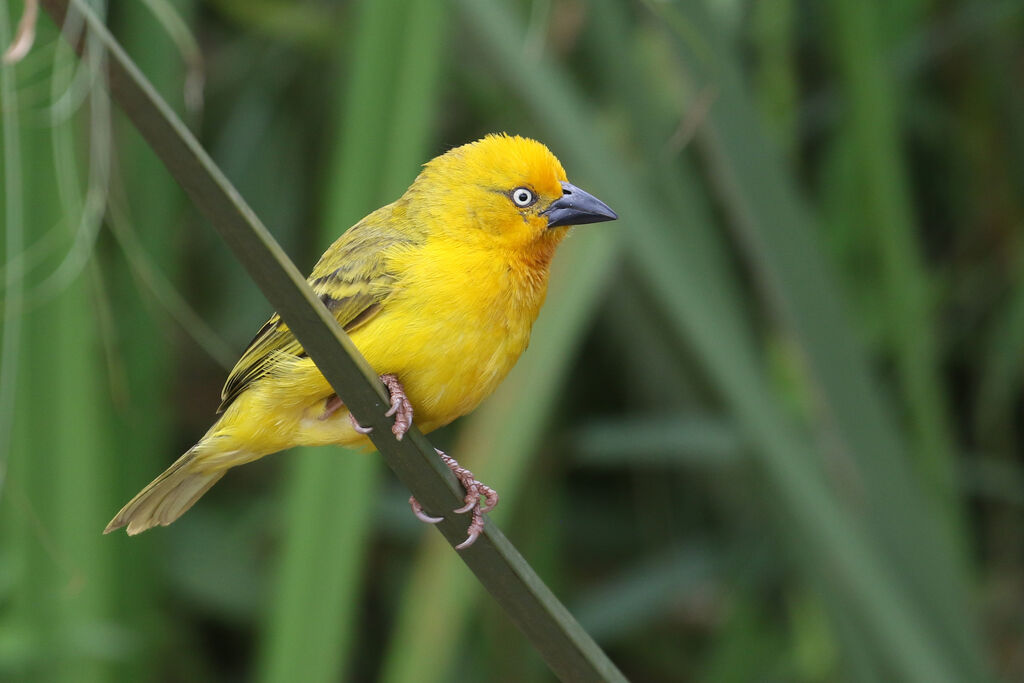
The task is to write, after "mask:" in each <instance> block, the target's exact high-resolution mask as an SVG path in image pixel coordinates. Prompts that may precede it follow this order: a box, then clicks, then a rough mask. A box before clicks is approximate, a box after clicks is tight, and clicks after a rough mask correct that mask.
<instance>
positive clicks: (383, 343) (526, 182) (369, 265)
mask: <svg viewBox="0 0 1024 683" xmlns="http://www.w3.org/2000/svg"><path fill="white" fill-rule="evenodd" d="M616 218H617V216H616V215H615V212H614V211H612V210H611V209H610V208H608V206H607V205H605V204H604V203H603V202H601V201H600V200H598V199H597V198H596V197H594V196H592V195H590V194H588V193H586V192H584V191H583V190H581V189H579V188H578V187H576V186H574V185H572V184H570V183H569V182H568V181H567V180H566V175H565V171H564V170H563V168H562V165H561V163H559V161H558V159H556V158H555V156H554V155H553V154H552V153H551V152H550V151H549V150H548V148H547V147H545V146H544V145H542V144H541V143H539V142H537V141H535V140H530V139H527V138H523V137H519V136H508V135H504V134H502V135H488V136H487V137H485V138H483V139H481V140H478V141H476V142H472V143H469V144H466V145H463V146H461V147H456V148H454V149H451V150H449V151H448V152H446V153H445V154H442V155H441V156H439V157H437V158H435V159H433V160H431V161H429V162H427V163H426V164H425V165H424V168H423V170H422V171H421V172H420V174H419V176H418V177H417V178H416V180H415V181H414V182H413V184H412V185H411V186H410V187H409V189H408V190H406V191H405V194H403V195H402V197H401V198H400V199H398V200H397V201H395V202H393V203H391V204H388V205H387V206H385V207H382V208H380V209H378V210H376V211H374V212H373V213H371V214H370V215H369V216H367V217H366V218H364V219H363V220H361V221H359V222H358V223H357V224H356V225H354V226H353V227H352V228H351V229H349V230H348V231H347V232H345V233H344V234H343V235H342V236H341V237H340V238H339V239H338V240H337V241H336V242H335V243H334V244H333V245H331V247H330V248H329V249H328V250H327V251H326V252H325V253H324V255H323V256H322V257H320V261H319V262H318V263H317V264H316V267H314V268H313V273H312V274H311V275H310V276H309V284H310V286H311V287H312V288H313V291H314V292H316V293H317V295H319V296H320V299H321V300H322V301H323V302H324V304H325V305H326V306H327V308H328V309H329V310H330V311H331V312H332V313H333V314H334V316H335V317H336V318H337V320H338V322H339V323H340V324H341V325H342V327H343V328H344V329H345V331H346V332H347V333H348V334H349V336H350V337H351V339H352V342H353V343H354V344H355V346H356V348H358V349H359V351H360V352H361V353H362V354H363V356H365V357H366V360H367V361H369V363H370V365H371V366H372V367H373V368H374V370H375V371H376V372H378V373H379V374H380V375H381V381H383V382H384V384H385V385H386V386H387V388H388V391H389V392H390V395H391V410H390V411H389V415H394V416H395V424H394V427H393V432H394V434H395V436H396V437H398V438H399V439H400V438H401V437H402V436H403V435H404V434H405V432H406V431H407V430H408V429H409V427H410V425H411V424H412V421H413V416H415V423H416V425H417V426H418V427H419V428H420V429H421V430H422V431H424V432H429V431H431V430H433V429H437V428H438V427H442V426H444V425H446V424H448V423H449V422H451V421H452V420H454V419H455V418H457V417H460V416H462V415H465V414H466V413H468V412H470V411H472V410H473V409H474V408H476V406H477V405H479V403H480V402H481V401H482V400H483V399H484V398H486V397H487V396H488V395H490V394H491V392H493V391H494V389H495V388H496V387H497V386H498V383H499V382H501V380H502V379H504V377H505V375H506V374H507V373H508V371H509V370H510V369H511V368H512V366H513V365H514V364H515V362H516V360H517V359H518V358H519V355H520V354H521V353H522V352H523V350H525V349H526V345H527V343H528V342H529V340H530V329H531V327H532V326H533V322H534V320H535V319H536V318H537V313H538V312H539V311H540V307H541V304H542V303H543V302H544V296H545V294H546V291H547V284H548V275H549V272H550V265H551V259H552V257H553V256H554V253H555V249H556V248H557V247H558V244H559V243H560V242H561V241H562V239H563V238H564V237H565V236H566V233H567V232H568V230H569V226H572V225H581V224H584V223H596V222H600V221H608V220H614V219H616ZM221 398H222V403H221V406H220V409H219V410H218V412H220V413H222V414H221V416H220V419H218V420H217V422H216V423H214V425H213V426H212V427H211V428H210V430H209V431H208V432H207V433H206V435H205V436H203V438H202V439H200V440H199V443H197V444H196V445H195V446H193V447H192V448H190V449H189V450H188V451H187V452H186V453H185V454H184V455H182V456H181V457H180V458H179V459H178V460H177V461H176V462H175V463H174V464H173V465H171V466H170V467H169V468H168V469H167V470H166V471H165V472H164V473H163V474H161V475H160V476H159V477H157V478H156V479H155V480H153V482H152V483H150V484H149V486H147V487H146V488H144V489H143V490H142V491H141V492H139V494H138V495H136V496H135V497H134V498H132V500H131V501H129V502H128V504H127V505H125V506H124V508H122V509H121V511H120V512H118V513H117V515H116V516H115V517H114V519H113V520H111V522H110V524H108V525H107V528H106V529H105V530H104V533H109V532H111V531H114V530H115V529H120V528H121V527H127V532H128V534H130V535H132V534H137V533H139V532H142V531H145V530H146V529H149V528H151V527H154V526H156V525H164V526H166V525H167V524H170V523H171V522H173V521H174V520H176V519H177V518H178V517H180V516H181V515H182V514H183V513H184V512H185V511H186V510H188V509H189V508H190V507H191V506H192V504H193V503H195V502H196V500H198V499H199V497H200V496H202V495H203V494H204V493H206V491H208V490H209V488H210V487H211V486H213V485H214V484H215V483H216V482H217V481H218V480H219V479H220V478H221V477H222V476H224V473H225V472H227V471H228V470H229V469H231V468H232V467H235V466H236V465H242V464H245V463H247V462H252V461H253V460H257V459H259V458H262V457H263V456H265V455H270V454H271V453H276V452H277V451H280V450H284V449H286V448H291V447H292V446H319V445H324V444H341V445H345V446H366V445H369V444H370V442H369V439H368V438H367V437H366V433H367V431H368V430H367V429H365V428H363V427H361V426H360V425H359V424H358V423H357V422H356V421H355V419H354V418H352V416H351V414H350V413H349V412H348V411H347V410H345V407H344V405H343V404H342V403H341V401H340V399H339V398H338V397H337V395H336V394H335V393H334V390H333V389H332V388H331V386H330V384H328V383H327V380H325V379H324V377H323V375H321V374H320V371H319V370H318V369H317V367H316V365H314V364H313V361H312V360H310V359H309V358H308V357H307V356H306V354H305V353H304V352H303V349H302V346H301V345H300V344H299V342H298V340H297V339H296V338H295V336H294V335H293V334H292V332H291V330H289V329H288V326H287V325H285V323H284V322H283V321H282V320H281V319H280V317H279V316H277V315H276V314H275V315H274V316H273V317H271V319H270V320H269V321H268V322H267V324H265V325H264V326H263V328H262V329H261V330H260V331H259V333H258V334H257V335H256V338H255V339H253V341H252V343H251V344H250V345H249V348H248V349H247V350H246V351H245V353H244V354H242V357H241V358H240V359H239V361H238V363H237V364H236V365H235V368H234V369H233V370H232V371H231V374H230V375H229V376H228V379H227V382H226V383H225V385H224V390H223V392H222V393H221ZM438 453H439V455H441V457H442V458H443V459H444V460H445V462H446V463H447V464H448V466H449V467H450V468H451V469H452V471H453V472H454V473H455V475H456V476H457V477H458V479H459V481H460V482H461V483H462V484H463V486H464V487H465V488H466V500H465V503H466V504H465V505H464V506H463V507H461V508H459V509H458V510H456V512H460V513H464V512H470V511H472V513H473V514H472V519H471V522H470V527H469V537H468V538H467V540H466V542H465V543H463V544H462V545H461V546H460V547H464V546H467V545H469V544H471V543H472V542H473V541H474V540H476V538H477V536H478V534H479V533H480V531H482V529H483V513H484V512H486V511H487V510H489V509H490V508H492V507H493V506H494V505H495V504H496V503H497V494H496V493H495V492H494V491H493V490H492V489H490V488H489V487H486V486H484V485H483V484H481V483H480V482H478V481H476V479H474V477H473V475H472V473H471V472H469V471H468V470H466V469H464V468H462V467H460V466H459V465H458V463H457V462H456V461H455V460H454V458H451V457H450V456H448V455H445V454H444V453H441V452H440V451H438ZM410 503H411V504H412V507H413V511H414V512H415V513H416V515H417V516H418V517H419V518H420V519H423V520H424V521H427V522H437V521H440V520H439V519H438V518H434V517H429V516H427V515H425V514H424V513H423V511H422V510H421V509H420V507H419V505H418V503H416V501H415V499H414V498H411V499H410Z"/></svg>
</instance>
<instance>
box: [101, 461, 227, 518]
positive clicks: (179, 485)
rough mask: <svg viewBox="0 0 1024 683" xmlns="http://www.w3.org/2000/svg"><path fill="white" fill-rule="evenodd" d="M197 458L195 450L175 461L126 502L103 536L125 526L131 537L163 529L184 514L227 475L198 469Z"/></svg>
mask: <svg viewBox="0 0 1024 683" xmlns="http://www.w3.org/2000/svg"><path fill="white" fill-rule="evenodd" d="M197 454H198V453H197V449H196V448H193V449H192V450H190V451H188V452H187V453H185V454H184V455H183V456H181V457H180V458H178V459H177V460H176V461H175V462H174V464H173V465H171V466H170V467H168V468H167V469H166V470H165V471H164V473H163V474H161V475H160V476H159V477H157V478H156V479H154V480H153V481H152V482H150V484H149V486H147V487H146V488H144V489H142V491H140V492H139V493H138V494H137V495H136V496H135V497H134V498H132V499H131V500H130V501H128V504H127V505H125V506H124V507H123V508H121V511H120V512H118V513H117V515H115V516H114V519H112V520H110V524H108V525H107V528H106V529H104V530H103V533H105V534H109V533H110V532H111V531H115V530H117V529H120V528H121V527H125V526H127V527H128V528H127V529H126V531H127V532H128V535H129V536H134V535H135V534H138V533H141V532H143V531H145V530H146V529H150V528H152V527H154V526H157V525H160V526H167V525H168V524H170V523H171V522H173V521H174V520H176V519H178V517H181V516H182V515H183V514H185V511H186V510H188V509H189V508H190V507H192V504H193V503H195V502H196V501H197V500H199V498H201V497H202V495H203V494H204V493H206V492H207V491H209V490H210V487H211V486H213V485H214V484H216V483H217V481H218V480H220V478H221V477H223V476H224V473H225V472H226V471H227V468H224V469H217V470H213V471H211V470H209V469H207V468H203V469H199V468H198V467H196V462H195V460H196V456H197Z"/></svg>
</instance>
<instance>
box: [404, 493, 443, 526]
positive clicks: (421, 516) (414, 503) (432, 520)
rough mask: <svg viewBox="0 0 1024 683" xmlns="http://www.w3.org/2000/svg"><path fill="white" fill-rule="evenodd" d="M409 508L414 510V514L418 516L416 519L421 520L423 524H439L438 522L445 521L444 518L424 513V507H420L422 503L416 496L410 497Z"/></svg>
mask: <svg viewBox="0 0 1024 683" xmlns="http://www.w3.org/2000/svg"><path fill="white" fill-rule="evenodd" d="M409 507H411V508H412V514H414V515H416V519H418V520H420V521H421V522H426V523H427V524H437V523H438V522H440V521H441V520H443V519H444V517H431V516H430V515H428V514H427V513H426V512H424V511H423V507H422V506H421V505H420V502H419V501H418V500H416V496H409Z"/></svg>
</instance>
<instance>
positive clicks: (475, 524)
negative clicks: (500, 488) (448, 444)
mask: <svg viewBox="0 0 1024 683" xmlns="http://www.w3.org/2000/svg"><path fill="white" fill-rule="evenodd" d="M434 450H436V451H437V454H438V455H439V456H441V460H443V461H444V464H446V465H448V468H449V469H450V470H451V471H452V473H453V474H454V475H455V478H456V479H458V480H459V483H460V484H462V486H463V488H465V489H466V497H465V498H464V499H463V500H464V502H465V505H463V506H462V507H460V508H457V509H456V510H454V512H455V513H457V514H463V513H466V512H470V511H472V512H473V516H472V519H471V520H470V522H469V529H467V532H468V535H467V537H466V540H465V541H463V542H462V543H460V544H459V545H457V546H455V548H456V550H462V549H463V548H468V547H469V546H471V545H473V544H474V543H475V542H476V539H477V538H479V537H480V534H481V533H482V532H483V530H484V513H485V512H489V511H491V510H493V509H494V507H495V506H496V505H497V504H498V492H497V491H495V490H494V489H492V488H491V487H490V486H487V485H485V484H481V483H480V482H479V481H477V480H476V478H475V477H474V476H473V473H472V472H470V471H469V470H467V469H466V468H465V467H463V466H461V465H460V464H459V462H458V461H457V460H456V459H455V458H453V457H452V456H450V455H448V454H447V453H445V452H444V451H441V450H438V449H436V448H435V449H434ZM481 500H482V501H483V503H484V504H483V505H481V504H480V502H481ZM409 505H411V506H412V511H413V514H415V515H416V516H417V517H418V518H419V519H421V520H422V521H424V522H427V523H428V524H437V523H438V522H440V521H441V518H440V517H431V516H430V515H428V514H426V513H425V512H423V508H422V507H420V504H419V502H418V501H417V500H416V498H415V496H413V497H410V498H409Z"/></svg>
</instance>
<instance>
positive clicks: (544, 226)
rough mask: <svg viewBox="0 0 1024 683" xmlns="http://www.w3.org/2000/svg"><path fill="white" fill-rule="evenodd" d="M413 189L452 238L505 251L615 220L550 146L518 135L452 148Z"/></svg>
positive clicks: (427, 169)
mask: <svg viewBox="0 0 1024 683" xmlns="http://www.w3.org/2000/svg"><path fill="white" fill-rule="evenodd" d="M410 190H413V191H416V193H417V195H418V196H417V199H418V200H419V201H420V202H423V203H424V204H425V205H426V206H429V207H430V210H431V212H432V213H433V214H434V216H435V217H436V218H440V219H441V220H442V222H443V223H444V224H445V225H446V226H447V228H446V229H447V231H448V233H449V234H451V235H452V236H456V237H458V238H459V239H464V240H472V241H474V242H478V243H487V244H492V245H495V246H500V247H508V248H525V247H529V246H531V245H538V244H557V242H558V241H560V240H561V238H562V237H564V236H565V233H566V231H567V230H568V227H569V226H573V225H583V224H585V223H598V222H601V221H610V220H615V219H616V218H618V216H617V215H616V214H615V212H614V211H612V210H611V209H610V208H608V206H607V205H606V204H605V203H604V202H602V201H601V200H599V199H597V198H596V197H594V196H593V195H591V194H589V193H587V192H584V191H583V190H581V189H580V188H578V187H576V186H575V185H573V184H571V183H570V182H569V181H568V179H567V178H566V175H565V170H564V169H563V168H562V164H561V163H559V161H558V159H557V158H555V155H554V154H552V153H551V151H550V150H549V149H548V148H547V147H545V146H544V145H542V144H541V143H539V142H537V141H536V140H531V139H529V138H523V137H519V136H517V135H516V136H512V135H505V134H501V135H488V136H487V137H485V138H482V139H480V140H477V141H476V142H471V143H469V144H466V145H462V146H461V147H456V148H454V149H451V150H449V151H448V152H446V153H445V154H442V155H441V156H439V157H436V158H435V159H433V160H431V161H429V162H427V164H426V165H425V167H424V170H423V172H422V173H421V174H420V177H419V178H418V179H417V180H416V183H414V184H413V187H412V188H410Z"/></svg>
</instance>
